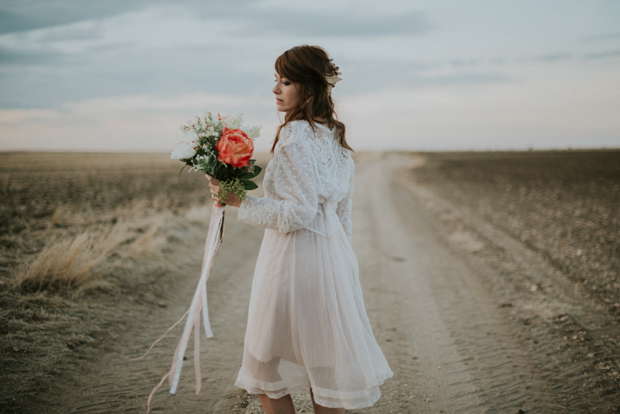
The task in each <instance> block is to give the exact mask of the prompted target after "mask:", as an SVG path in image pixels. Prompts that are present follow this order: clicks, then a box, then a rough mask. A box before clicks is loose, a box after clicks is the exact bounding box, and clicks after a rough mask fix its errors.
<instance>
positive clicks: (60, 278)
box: [17, 230, 111, 292]
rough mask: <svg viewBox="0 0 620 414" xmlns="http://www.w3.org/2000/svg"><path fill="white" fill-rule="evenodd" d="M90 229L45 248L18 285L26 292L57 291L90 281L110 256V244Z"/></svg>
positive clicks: (20, 278)
mask: <svg viewBox="0 0 620 414" xmlns="http://www.w3.org/2000/svg"><path fill="white" fill-rule="evenodd" d="M106 236H108V237H102V235H101V234H96V233H94V232H93V231H92V230H87V231H84V232H83V233H80V234H78V235H77V236H75V237H72V238H70V239H66V240H58V241H55V242H52V243H49V244H48V245H46V246H45V247H44V248H43V250H41V252H40V253H39V254H38V255H37V256H36V258H35V259H34V260H33V261H32V262H31V263H30V264H29V265H27V267H26V269H25V271H23V272H22V273H21V274H19V275H18V278H17V284H18V286H20V287H21V288H22V289H23V290H26V291H30V292H32V291H40V290H42V289H51V290H58V289H62V288H67V287H78V286H80V285H83V284H85V283H86V282H92V280H91V279H92V278H93V277H94V276H95V275H96V274H97V272H96V269H97V267H98V266H99V265H101V264H102V263H103V262H104V261H105V260H106V258H107V257H108V256H109V254H110V245H111V244H110V243H109V242H107V241H106V240H102V239H107V238H109V234H108V235H106Z"/></svg>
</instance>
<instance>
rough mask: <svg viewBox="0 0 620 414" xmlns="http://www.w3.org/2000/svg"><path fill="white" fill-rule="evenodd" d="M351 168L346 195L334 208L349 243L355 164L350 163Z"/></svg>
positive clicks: (351, 229)
mask: <svg viewBox="0 0 620 414" xmlns="http://www.w3.org/2000/svg"><path fill="white" fill-rule="evenodd" d="M351 164H352V167H351V171H350V177H349V187H348V190H347V195H346V196H345V197H344V198H343V199H342V200H341V201H340V202H339V203H338V207H337V208H336V214H338V218H339V219H340V223H342V227H343V228H344V232H345V234H346V235H347V237H348V239H349V241H351V238H352V237H353V223H352V221H351V209H352V208H353V187H354V177H355V164H353V161H351Z"/></svg>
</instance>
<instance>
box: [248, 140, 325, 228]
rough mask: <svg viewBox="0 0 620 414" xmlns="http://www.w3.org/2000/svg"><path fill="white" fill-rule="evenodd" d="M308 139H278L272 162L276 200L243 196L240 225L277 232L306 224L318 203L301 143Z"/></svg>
mask: <svg viewBox="0 0 620 414" xmlns="http://www.w3.org/2000/svg"><path fill="white" fill-rule="evenodd" d="M302 132H303V131H302ZM308 139H312V137H305V136H294V135H291V136H288V137H284V139H282V142H281V143H279V144H278V145H279V146H278V148H277V149H276V151H275V154H274V160H272V162H275V167H276V168H275V170H274V171H273V179H274V189H275V193H276V195H277V196H278V198H279V199H271V198H266V197H263V198H258V197H253V196H250V195H248V196H246V199H245V200H244V201H243V202H242V203H241V207H240V208H239V215H238V220H239V221H240V222H242V223H245V224H249V225H251V226H256V227H265V228H270V229H276V230H278V231H279V232H281V233H288V232H291V231H295V230H299V229H301V228H304V227H306V226H308V225H309V224H310V222H311V221H312V219H314V216H316V214H317V210H318V204H319V202H318V194H317V176H316V172H315V165H314V163H313V159H314V158H313V155H312V153H311V152H310V149H309V148H308V145H307V144H306V143H305V142H304V141H306V140H308ZM276 158H277V159H276Z"/></svg>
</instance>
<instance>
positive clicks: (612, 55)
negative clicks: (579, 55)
mask: <svg viewBox="0 0 620 414" xmlns="http://www.w3.org/2000/svg"><path fill="white" fill-rule="evenodd" d="M618 56H620V49H618V50H610V51H607V52H600V53H590V54H587V55H584V58H586V59H607V58H615V57H618Z"/></svg>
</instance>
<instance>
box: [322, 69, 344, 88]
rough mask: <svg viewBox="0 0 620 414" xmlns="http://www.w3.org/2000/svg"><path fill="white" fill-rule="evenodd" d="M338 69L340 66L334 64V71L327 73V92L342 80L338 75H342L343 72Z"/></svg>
mask: <svg viewBox="0 0 620 414" xmlns="http://www.w3.org/2000/svg"><path fill="white" fill-rule="evenodd" d="M338 69H339V67H338V66H334V71H333V72H332V73H326V74H325V80H326V81H327V93H331V92H332V88H333V87H334V86H336V84H337V83H338V82H340V81H341V80H342V79H340V78H339V77H338V75H342V73H340V72H338Z"/></svg>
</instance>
